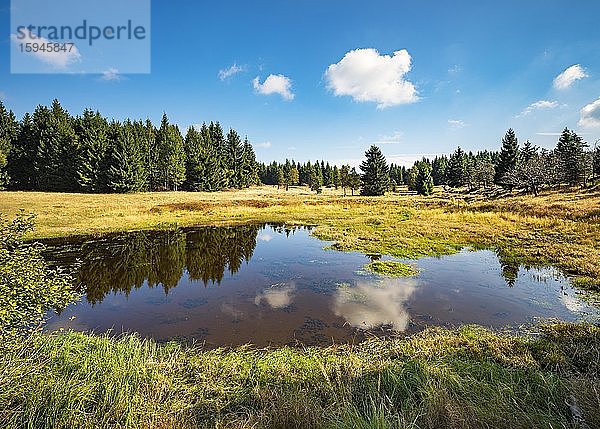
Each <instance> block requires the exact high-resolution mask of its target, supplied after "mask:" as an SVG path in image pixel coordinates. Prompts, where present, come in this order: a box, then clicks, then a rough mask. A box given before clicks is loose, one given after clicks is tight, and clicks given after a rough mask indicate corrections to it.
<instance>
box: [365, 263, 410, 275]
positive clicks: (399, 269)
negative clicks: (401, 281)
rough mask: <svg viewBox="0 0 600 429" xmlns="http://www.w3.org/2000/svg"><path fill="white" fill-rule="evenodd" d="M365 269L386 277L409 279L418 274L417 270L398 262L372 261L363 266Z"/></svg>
mask: <svg viewBox="0 0 600 429" xmlns="http://www.w3.org/2000/svg"><path fill="white" fill-rule="evenodd" d="M365 269H366V270H367V271H371V272H372V273H375V274H379V275H381V276H388V277H409V276H415V275H417V274H419V270H418V269H417V268H415V267H413V266H412V265H409V264H405V263H403V262H398V261H374V262H371V263H369V264H367V265H365Z"/></svg>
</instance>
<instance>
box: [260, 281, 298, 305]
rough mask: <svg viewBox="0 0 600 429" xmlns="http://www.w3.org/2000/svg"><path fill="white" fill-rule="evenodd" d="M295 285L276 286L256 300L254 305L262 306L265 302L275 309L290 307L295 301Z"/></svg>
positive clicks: (265, 291)
mask: <svg viewBox="0 0 600 429" xmlns="http://www.w3.org/2000/svg"><path fill="white" fill-rule="evenodd" d="M295 291H296V286H295V285H294V284H285V283H283V284H275V285H272V286H271V287H270V288H268V289H265V290H264V291H262V292H261V293H259V294H258V295H256V297H255V298H254V304H256V305H260V304H261V302H262V301H263V300H264V301H266V302H267V304H269V306H270V307H271V308H273V309H280V308H285V307H288V306H289V305H290V304H291V303H292V301H293V300H294V292H295Z"/></svg>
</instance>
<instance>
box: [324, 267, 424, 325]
mask: <svg viewBox="0 0 600 429" xmlns="http://www.w3.org/2000/svg"><path fill="white" fill-rule="evenodd" d="M416 289H417V282H416V281H415V280H413V279H385V280H383V281H377V282H358V283H357V284H356V286H353V287H339V288H338V289H337V291H336V293H335V295H334V297H333V298H334V301H333V312H334V313H335V315H336V316H340V317H343V318H344V319H346V321H347V322H348V323H349V324H350V325H352V326H354V327H357V328H362V329H370V328H375V327H377V326H380V325H388V324H389V325H392V326H393V328H394V329H395V330H397V331H404V330H405V329H406V327H407V326H408V323H409V322H410V315H409V313H408V310H407V309H406V304H407V302H408V301H409V299H410V297H411V296H412V294H413V293H414V292H415V290H416Z"/></svg>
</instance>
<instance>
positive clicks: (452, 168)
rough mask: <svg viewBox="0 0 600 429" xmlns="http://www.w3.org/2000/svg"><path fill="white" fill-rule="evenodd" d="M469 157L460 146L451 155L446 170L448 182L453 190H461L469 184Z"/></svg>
mask: <svg viewBox="0 0 600 429" xmlns="http://www.w3.org/2000/svg"><path fill="white" fill-rule="evenodd" d="M466 178H467V156H466V155H465V152H464V151H463V150H462V149H461V148H460V146H459V147H458V148H457V149H456V150H455V151H454V153H453V154H452V155H450V160H449V161H448V167H447V169H446V180H447V182H448V185H450V186H452V187H453V188H460V187H461V186H464V185H465V184H466V183H467V180H466Z"/></svg>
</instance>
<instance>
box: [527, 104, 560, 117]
mask: <svg viewBox="0 0 600 429" xmlns="http://www.w3.org/2000/svg"><path fill="white" fill-rule="evenodd" d="M558 106H559V104H558V102H556V101H549V100H539V101H536V102H535V103H531V104H530V105H529V106H527V107H526V108H525V109H523V111H522V112H521V113H519V114H518V115H517V118H521V117H523V116H527V115H529V114H531V113H533V112H535V111H536V110H548V109H554V108H556V107H558Z"/></svg>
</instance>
